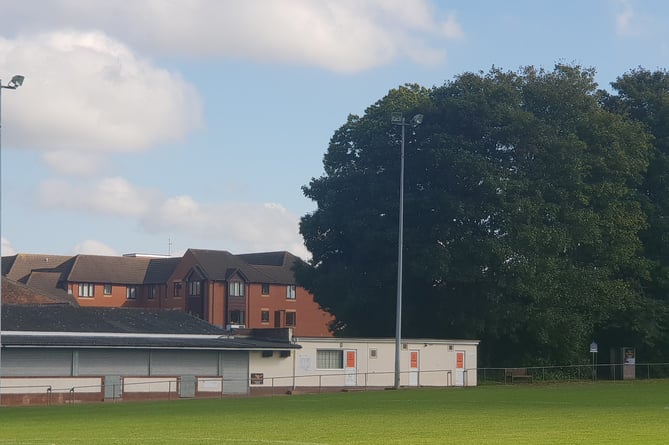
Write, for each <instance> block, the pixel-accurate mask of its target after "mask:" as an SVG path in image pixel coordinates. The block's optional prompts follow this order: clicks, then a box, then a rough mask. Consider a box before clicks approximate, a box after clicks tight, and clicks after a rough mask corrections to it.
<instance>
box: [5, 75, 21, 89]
mask: <svg viewBox="0 0 669 445" xmlns="http://www.w3.org/2000/svg"><path fill="white" fill-rule="evenodd" d="M23 79H25V77H23V76H21V75H19V74H17V75H16V76H14V77H12V80H10V81H9V84H10V85H11V86H13V87H14V88H18V87H20V86H21V85H23Z"/></svg>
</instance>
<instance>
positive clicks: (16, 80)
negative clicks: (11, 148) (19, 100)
mask: <svg viewBox="0 0 669 445" xmlns="http://www.w3.org/2000/svg"><path fill="white" fill-rule="evenodd" d="M23 79H24V77H23V76H19V75H16V76H14V77H12V80H10V81H9V83H8V84H7V85H3V84H2V79H0V259H2V239H1V238H2V217H1V214H2V90H3V89H7V90H15V89H17V88H18V87H20V86H21V85H23ZM0 406H2V273H0Z"/></svg>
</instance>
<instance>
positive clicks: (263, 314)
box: [260, 309, 269, 323]
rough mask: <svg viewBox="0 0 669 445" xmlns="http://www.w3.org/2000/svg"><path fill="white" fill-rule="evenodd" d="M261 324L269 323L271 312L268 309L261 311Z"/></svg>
mask: <svg viewBox="0 0 669 445" xmlns="http://www.w3.org/2000/svg"><path fill="white" fill-rule="evenodd" d="M260 322H261V323H269V311H268V310H267V309H263V310H261V311H260Z"/></svg>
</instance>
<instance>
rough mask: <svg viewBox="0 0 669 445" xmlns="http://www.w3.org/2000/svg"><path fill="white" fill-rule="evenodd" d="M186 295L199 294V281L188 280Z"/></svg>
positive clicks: (196, 295)
mask: <svg viewBox="0 0 669 445" xmlns="http://www.w3.org/2000/svg"><path fill="white" fill-rule="evenodd" d="M188 296H189V297H199V296H200V282H199V281H189V282H188Z"/></svg>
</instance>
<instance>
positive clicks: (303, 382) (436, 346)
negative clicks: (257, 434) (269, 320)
mask: <svg viewBox="0 0 669 445" xmlns="http://www.w3.org/2000/svg"><path fill="white" fill-rule="evenodd" d="M294 341H295V342H296V343H297V344H298V345H300V346H301V349H297V350H293V351H292V353H291V357H290V359H285V358H283V359H278V358H277V357H276V354H277V353H275V354H274V355H275V356H274V357H269V358H268V357H262V356H261V353H260V352H251V354H250V360H249V363H250V366H249V371H250V373H251V374H253V373H262V374H263V376H264V380H263V384H262V385H259V384H255V385H254V384H251V387H257V386H265V387H267V386H277V387H286V386H294V387H296V388H300V387H343V386H357V387H365V386H377V387H386V386H387V387H390V386H393V385H394V380H395V374H394V371H395V340H394V339H356V338H313V337H299V338H294ZM478 343H479V342H478V341H477V340H435V339H407V340H403V341H402V349H401V351H400V363H401V366H400V385H402V386H419V385H420V386H439V387H443V386H476V384H477V375H476V367H477V363H476V361H477V349H478ZM320 349H330V350H341V351H343V354H344V368H342V369H319V368H318V364H317V351H318V350H320ZM346 351H354V352H355V366H354V368H353V369H345V368H346V361H347V354H346ZM373 351H375V352H373ZM412 353H414V356H415V359H416V360H415V362H414V365H415V366H416V368H415V369H414V370H412V369H411V362H412ZM458 353H460V356H461V361H460V363H458ZM458 365H460V366H461V367H460V368H458Z"/></svg>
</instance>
